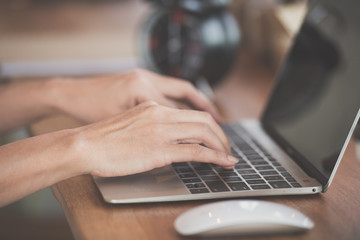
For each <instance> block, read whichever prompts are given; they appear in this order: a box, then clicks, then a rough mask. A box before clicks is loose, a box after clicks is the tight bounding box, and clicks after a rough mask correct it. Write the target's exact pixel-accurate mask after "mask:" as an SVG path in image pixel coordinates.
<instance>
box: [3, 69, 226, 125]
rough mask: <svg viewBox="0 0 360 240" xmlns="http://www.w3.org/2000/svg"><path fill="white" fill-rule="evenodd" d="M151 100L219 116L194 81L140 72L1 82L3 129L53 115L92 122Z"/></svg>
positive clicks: (216, 117) (144, 71) (215, 116)
mask: <svg viewBox="0 0 360 240" xmlns="http://www.w3.org/2000/svg"><path fill="white" fill-rule="evenodd" d="M149 100H153V101H156V102H158V103H159V104H161V105H164V106H169V107H175V108H177V107H179V106H180V105H178V102H179V101H182V102H183V103H187V104H188V105H189V107H192V108H195V109H197V110H202V111H207V112H209V113H210V114H212V116H213V117H214V118H215V119H217V120H219V117H218V114H217V112H216V109H215V108H214V106H213V105H212V104H211V103H210V102H209V101H208V100H207V99H206V98H205V97H204V96H202V95H201V93H199V92H198V91H197V90H196V89H195V88H194V87H193V86H192V85H191V84H190V83H189V82H185V81H182V80H179V79H175V78H169V77H164V76H161V75H158V74H155V73H151V72H149V71H146V70H136V71H132V72H129V73H125V74H119V75H113V76H105V77H91V78H82V79H70V78H64V79H51V80H47V81H38V82H26V83H18V84H9V85H4V86H0V114H1V117H0V132H3V131H5V130H10V129H13V128H16V127H19V126H23V125H27V124H29V123H31V122H33V121H36V120H38V119H40V118H42V117H45V116H49V115H51V114H54V113H64V114H67V115H70V116H72V117H74V118H76V119H78V120H80V121H82V122H83V123H92V122H96V121H99V120H103V119H106V118H108V117H111V116H114V115H116V114H119V113H122V112H124V111H126V110H128V109H130V108H132V107H134V106H136V105H138V104H140V103H142V102H145V101H149ZM181 106H183V104H182V105H181Z"/></svg>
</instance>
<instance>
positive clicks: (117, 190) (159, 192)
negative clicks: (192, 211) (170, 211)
mask: <svg viewBox="0 0 360 240" xmlns="http://www.w3.org/2000/svg"><path fill="white" fill-rule="evenodd" d="M94 180H95V182H96V184H97V186H98V188H99V189H100V192H101V193H102V195H103V197H104V199H105V201H107V202H112V203H116V202H122V200H125V201H126V202H128V201H129V200H130V199H134V202H136V200H135V199H137V198H140V199H143V198H157V197H161V196H171V195H186V194H189V191H188V190H187V189H186V187H185V186H184V184H183V183H182V181H181V180H180V179H179V178H178V177H177V176H176V174H175V172H174V170H173V168H172V167H171V166H166V167H163V168H158V169H154V170H152V171H149V172H145V173H139V174H135V175H130V176H124V177H111V178H102V177H94ZM130 202H132V201H131V200H130Z"/></svg>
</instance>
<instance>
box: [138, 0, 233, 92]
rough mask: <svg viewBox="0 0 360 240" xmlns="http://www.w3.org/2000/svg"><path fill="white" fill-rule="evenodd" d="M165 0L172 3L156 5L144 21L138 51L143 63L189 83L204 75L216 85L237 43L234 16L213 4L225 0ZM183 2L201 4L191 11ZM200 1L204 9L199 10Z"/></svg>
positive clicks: (228, 63) (231, 61)
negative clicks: (161, 5) (167, 5)
mask: <svg viewBox="0 0 360 240" xmlns="http://www.w3.org/2000/svg"><path fill="white" fill-rule="evenodd" d="M153 1H155V0H153ZM156 2H164V1H162V0H158V1H156ZM169 2H173V3H172V4H174V5H172V4H170V5H171V6H172V7H170V8H169V7H164V6H163V7H157V8H156V10H155V12H154V13H153V14H152V15H151V16H150V17H149V18H148V19H147V20H146V22H145V24H144V28H143V31H142V35H141V54H142V57H143V59H144V61H145V66H146V67H147V68H149V69H150V70H153V71H156V72H159V73H161V74H166V75H170V76H174V77H179V78H183V79H186V80H189V81H192V82H195V81H196V80H197V79H199V78H201V77H204V78H206V79H207V80H208V82H209V83H210V84H212V85H214V84H216V83H217V82H219V81H220V80H221V79H222V77H223V76H224V75H225V74H226V73H227V72H228V70H229V68H230V67H231V66H232V63H233V61H234V58H235V57H236V54H237V49H238V46H239V42H240V32H239V28H238V26H237V23H236V21H235V19H234V18H233V16H232V15H231V14H230V13H229V12H228V11H226V8H224V6H225V5H221V7H220V5H216V4H215V3H217V4H220V2H222V3H223V4H225V2H227V1H215V0H212V1H199V0H198V1H195V0H188V1H187V0H184V1H176V0H174V1H171V0H169ZM186 2H201V3H202V5H203V6H202V8H198V10H200V11H193V10H189V9H187V8H183V7H182V6H183V5H184V4H185V3H186ZM204 2H207V4H206V6H207V7H206V9H207V10H206V11H203V10H201V9H204V6H205V5H204ZM211 2H212V3H213V4H215V5H211V4H210V3H211ZM181 4H182V5H181ZM159 6H160V5H159ZM179 6H180V7H179ZM194 6H195V5H194ZM216 6H217V7H216ZM210 8H211V9H212V10H209V9H210ZM194 9H195V8H194Z"/></svg>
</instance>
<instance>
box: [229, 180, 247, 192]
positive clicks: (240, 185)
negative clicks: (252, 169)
mask: <svg viewBox="0 0 360 240" xmlns="http://www.w3.org/2000/svg"><path fill="white" fill-rule="evenodd" d="M228 185H229V187H230V188H231V190H233V191H243V190H250V188H249V187H248V186H247V185H246V184H245V183H243V182H236V183H228Z"/></svg>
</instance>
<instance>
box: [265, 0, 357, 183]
mask: <svg viewBox="0 0 360 240" xmlns="http://www.w3.org/2000/svg"><path fill="white" fill-rule="evenodd" d="M359 6H360V4H359V2H358V0H341V1H339V0H323V1H319V0H316V1H312V2H310V4H309V12H308V15H307V16H306V18H305V21H304V23H303V26H302V27H301V29H300V31H299V33H298V35H297V37H296V39H295V41H294V44H293V47H292V49H291V50H290V52H289V54H288V57H287V59H286V61H285V62H284V65H283V68H282V70H281V71H280V72H279V74H278V79H277V83H276V86H275V88H274V91H273V93H272V96H271V98H270V100H269V103H268V106H267V108H266V110H265V112H264V114H263V117H262V124H263V126H264V128H265V129H266V130H267V132H268V133H269V134H270V135H271V136H272V137H273V138H274V139H275V140H276V141H277V142H278V143H279V145H281V146H282V147H283V149H284V150H285V151H286V152H287V153H288V154H289V155H291V156H292V157H293V158H294V159H295V160H296V161H297V162H298V164H299V165H301V166H302V167H303V168H304V169H306V171H307V172H308V173H310V175H312V176H313V177H316V178H317V179H318V180H319V181H320V182H321V183H322V184H326V183H327V181H328V180H329V178H330V175H331V172H332V170H333V169H334V166H335V163H336V160H337V159H338V157H339V154H340V151H341V149H342V147H343V144H344V142H345V140H346V138H347V135H348V133H349V131H350V129H351V126H352V123H353V121H354V119H355V117H356V114H357V112H358V110H359V107H360V27H359V26H360V13H359Z"/></svg>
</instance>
